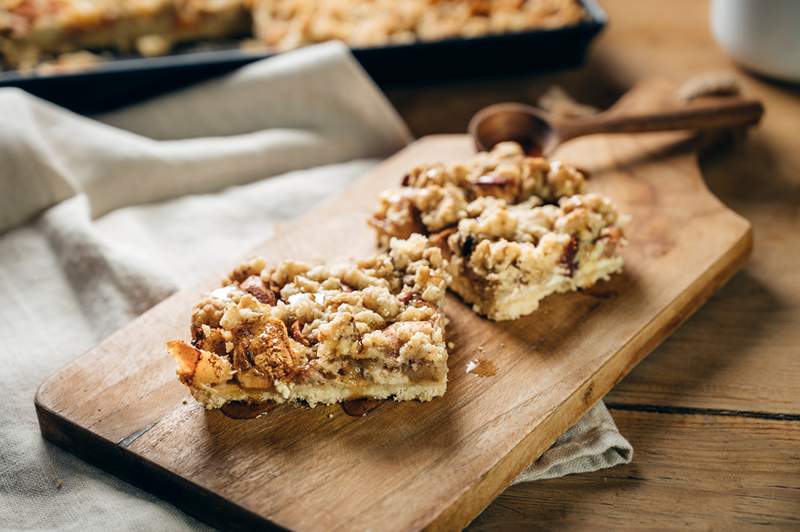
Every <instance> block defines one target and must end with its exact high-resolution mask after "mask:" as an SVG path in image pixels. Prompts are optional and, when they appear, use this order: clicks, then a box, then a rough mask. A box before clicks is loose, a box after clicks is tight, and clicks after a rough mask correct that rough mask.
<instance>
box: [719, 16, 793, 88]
mask: <svg viewBox="0 0 800 532" xmlns="http://www.w3.org/2000/svg"><path fill="white" fill-rule="evenodd" d="M711 31H712V32H713V33H714V37H715V38H716V39H717V42H718V43H719V44H720V46H722V47H723V48H724V49H725V50H726V51H727V52H728V53H729V54H730V56H731V57H732V58H733V59H734V60H735V61H736V62H737V63H739V64H740V65H742V66H743V67H745V68H747V69H749V70H752V71H754V72H757V73H759V74H763V75H765V76H770V77H774V78H778V79H782V80H786V81H794V82H800V0H712V2H711Z"/></svg>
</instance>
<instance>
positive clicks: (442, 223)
mask: <svg viewBox="0 0 800 532" xmlns="http://www.w3.org/2000/svg"><path fill="white" fill-rule="evenodd" d="M585 181H586V180H585V176H584V174H583V173H582V172H581V171H580V170H578V169H576V168H574V167H571V166H569V165H565V164H562V163H560V162H558V161H549V160H547V159H544V158H541V157H527V156H526V155H525V154H524V152H523V150H522V148H521V147H520V146H519V145H518V144H516V143H513V142H504V143H501V144H498V145H497V146H496V147H495V148H494V149H493V150H492V151H491V152H482V153H478V154H477V155H476V156H475V157H474V158H472V159H471V160H469V161H467V162H465V163H455V164H449V165H445V164H426V165H420V166H417V167H415V168H413V169H412V170H411V171H410V172H409V173H408V174H407V175H406V176H405V177H404V178H403V181H402V184H403V187H402V188H400V189H399V190H393V191H388V192H386V193H384V194H382V196H381V198H380V203H379V206H378V209H377V210H376V212H375V213H374V215H373V216H372V218H371V219H370V220H369V224H370V225H371V226H372V227H373V228H374V229H375V231H376V233H377V236H378V242H379V244H380V245H382V246H385V245H386V243H387V242H388V240H389V239H391V238H403V237H404V236H405V235H407V234H411V233H422V234H426V235H429V236H430V239H431V242H433V243H435V244H436V245H439V246H440V247H441V248H442V250H443V252H444V255H445V257H446V258H447V259H448V263H449V265H448V271H449V272H450V274H451V276H452V283H451V285H450V288H451V289H452V290H453V291H454V292H455V293H456V294H458V295H459V296H461V298H462V299H463V300H464V301H465V302H467V303H469V304H470V305H471V306H472V308H473V309H474V310H475V311H476V312H478V313H479V314H482V315H484V316H486V317H488V318H490V319H493V320H498V321H500V320H511V319H516V318H518V317H520V316H524V315H526V314H529V313H531V312H533V311H535V310H536V309H537V308H538V307H539V303H540V301H541V300H542V299H543V298H544V297H546V296H548V295H550V294H552V293H556V292H565V291H569V290H576V289H579V288H586V287H589V286H591V285H593V284H594V283H596V282H597V281H598V280H601V279H607V278H608V277H609V276H610V275H611V274H612V273H615V272H618V271H620V270H621V269H622V266H623V259H622V257H621V256H620V255H619V250H620V249H621V248H622V246H623V245H624V244H625V239H624V233H623V230H622V225H623V222H624V221H625V218H626V217H624V216H621V215H620V214H619V212H618V210H617V208H616V207H615V206H614V204H613V203H612V202H611V200H609V199H608V198H605V197H603V196H600V195H597V194H587V193H584V190H585Z"/></svg>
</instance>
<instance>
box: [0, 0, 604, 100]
mask: <svg viewBox="0 0 800 532" xmlns="http://www.w3.org/2000/svg"><path fill="white" fill-rule="evenodd" d="M581 3H582V4H583V6H584V8H585V9H586V12H587V13H588V17H587V19H586V20H584V21H582V22H581V23H579V24H576V25H574V26H568V27H564V28H554V29H541V30H531V31H524V32H518V33H507V34H502V35H487V36H484V37H476V38H457V39H446V40H441V41H434V42H419V43H413V44H403V45H392V46H381V47H374V48H356V49H353V55H355V57H356V59H358V61H359V62H360V63H361V64H362V65H363V67H364V68H365V70H366V71H367V72H368V73H369V74H370V75H371V76H372V78H373V79H374V80H375V81H376V82H377V83H378V84H379V85H381V86H384V87H386V86H397V85H411V84H420V83H430V82H442V81H451V80H463V79H480V78H487V77H497V76H509V75H520V74H530V73H534V72H537V71H544V70H553V69H558V68H567V67H572V66H576V65H578V64H580V63H581V62H582V61H583V58H584V55H585V53H586V49H587V47H588V46H589V42H590V41H591V40H592V38H594V37H595V36H596V35H597V34H598V33H599V32H600V30H602V29H603V27H604V26H605V24H606V14H605V12H603V10H602V9H600V7H599V6H598V5H597V4H595V3H594V1H592V0H583V1H582V2H581ZM204 48H206V49H203V50H202V51H200V50H198V49H197V48H189V49H186V50H184V51H178V52H176V53H173V54H170V55H166V56H163V57H153V58H141V57H130V58H125V57H120V58H117V59H113V60H110V61H108V62H104V63H101V64H100V65H97V66H95V67H93V68H91V69H90V70H86V71H84V72H76V73H64V74H50V75H37V74H20V73H17V72H14V71H4V72H0V87H19V88H21V89H24V90H26V91H28V92H30V93H32V94H35V95H37V96H39V97H41V98H44V99H46V100H50V101H52V102H54V103H57V104H59V105H62V106H64V107H67V108H69V109H72V110H74V111H77V112H80V113H84V114H92V113H99V112H103V111H109V110H112V109H115V108H118V107H120V106H123V105H126V104H130V103H133V102H136V101H140V100H143V99H146V98H149V97H151V96H155V95H157V94H161V93H163V92H167V91H170V90H174V89H178V88H181V87H184V86H187V85H189V84H191V83H195V82H197V81H201V80H204V79H208V78H211V77H214V76H217V75H220V74H223V73H226V72H230V71H232V70H234V69H236V68H238V67H240V66H242V65H245V64H247V63H251V62H253V61H258V60H259V59H264V58H266V57H269V56H270V54H268V53H252V52H246V51H243V50H240V49H239V48H238V46H236V45H228V46H225V45H215V49H212V50H208V49H207V48H208V46H205V47H204Z"/></svg>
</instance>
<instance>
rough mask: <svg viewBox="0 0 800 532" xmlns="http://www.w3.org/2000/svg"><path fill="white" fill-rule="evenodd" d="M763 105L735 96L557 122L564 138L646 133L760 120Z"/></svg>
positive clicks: (739, 124) (732, 125)
mask: <svg viewBox="0 0 800 532" xmlns="http://www.w3.org/2000/svg"><path fill="white" fill-rule="evenodd" d="M763 114H764V106H763V105H762V104H761V102H759V101H756V100H741V99H737V100H732V101H729V102H721V103H715V104H710V105H703V106H698V107H690V108H687V109H676V110H674V111H665V112H660V113H646V114H633V115H620V114H616V113H615V114H606V113H600V114H598V115H596V116H592V117H589V118H583V119H580V120H573V121H569V122H561V123H559V124H558V133H559V138H560V140H562V141H565V140H568V139H573V138H575V137H581V136H583V135H592V134H595V133H643V132H648V131H673V130H678V129H717V128H727V127H737V126H750V125H753V124H757V123H758V121H759V120H760V119H761V115H763Z"/></svg>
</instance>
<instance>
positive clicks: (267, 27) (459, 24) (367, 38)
mask: <svg viewBox="0 0 800 532" xmlns="http://www.w3.org/2000/svg"><path fill="white" fill-rule="evenodd" d="M248 1H249V2H250V3H251V4H252V6H253V20H254V33H255V35H256V37H257V38H258V39H259V40H261V41H262V42H263V43H264V44H266V45H267V46H268V47H270V48H273V49H277V50H287V49H291V48H297V47H298V46H302V45H305V44H311V43H317V42H323V41H328V40H341V41H344V42H346V43H347V44H349V45H350V46H354V47H368V46H379V45H386V44H401V43H409V42H414V41H434V40H440V39H447V38H452V37H478V36H482V35H488V34H493V33H507V32H514V31H523V30H530V29H535V28H553V27H560V26H569V25H573V24H576V23H578V22H580V21H581V20H582V19H583V18H584V17H585V12H584V10H583V8H582V7H581V5H580V3H579V2H578V1H577V0H402V1H397V0H248Z"/></svg>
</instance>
